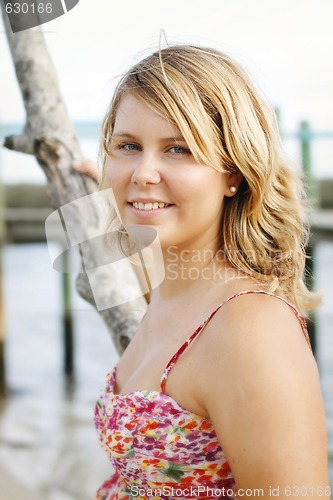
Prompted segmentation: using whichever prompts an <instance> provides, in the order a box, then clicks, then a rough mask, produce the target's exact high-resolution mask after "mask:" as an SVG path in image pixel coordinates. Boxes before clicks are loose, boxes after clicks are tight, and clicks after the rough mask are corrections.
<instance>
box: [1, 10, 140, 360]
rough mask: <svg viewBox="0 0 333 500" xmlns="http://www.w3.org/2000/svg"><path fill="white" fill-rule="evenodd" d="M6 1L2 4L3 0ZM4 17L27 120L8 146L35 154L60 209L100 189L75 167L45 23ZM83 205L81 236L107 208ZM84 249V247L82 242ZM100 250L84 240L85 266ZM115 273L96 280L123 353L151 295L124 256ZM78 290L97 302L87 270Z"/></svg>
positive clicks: (77, 213)
mask: <svg viewBox="0 0 333 500" xmlns="http://www.w3.org/2000/svg"><path fill="white" fill-rule="evenodd" d="M1 5H2V7H3V3H2V2H1ZM3 17H4V24H5V27H6V34H7V39H8V44H9V47H10V51H11V54H12V58H13V63H14V66H15V71H16V76H17V80H18V83H19V86H20V89H21V93H22V98H23V101H24V106H25V110H26V123H25V127H24V129H23V131H22V133H21V134H20V135H17V136H10V137H6V139H5V142H4V146H5V147H6V148H9V149H12V150H15V151H19V152H23V153H28V154H33V155H35V157H36V159H37V161H38V163H39V165H40V166H41V168H42V170H43V171H44V173H45V175H46V178H47V182H48V186H49V190H50V192H51V203H52V206H53V207H54V208H55V209H58V208H60V207H63V206H64V205H66V204H69V203H71V202H73V200H78V199H80V198H82V197H87V196H88V195H91V194H93V193H96V191H97V186H96V184H95V183H94V182H93V181H92V180H91V179H90V178H89V177H87V176H86V175H82V174H79V173H77V172H76V171H74V170H73V169H72V162H73V160H74V159H80V158H82V153H81V149H80V145H79V141H78V139H77V136H76V132H75V129H74V127H73V125H72V123H71V121H70V119H69V117H68V114H67V111H66V107H65V105H64V102H63V99H62V97H61V93H60V89H59V85H58V81H57V76H56V72H55V69H54V67H53V63H52V61H51V58H50V56H49V53H48V51H47V47H46V44H45V40H44V37H43V33H42V31H41V30H40V28H33V29H29V30H26V31H22V32H20V33H15V34H13V33H12V32H11V29H10V27H9V24H8V19H7V16H6V14H5V13H4V12H3ZM97 198H98V196H97ZM86 199H88V198H86ZM74 205H75V204H74ZM67 206H68V205H67ZM84 208H85V209H84V211H82V207H81V206H80V203H79V204H78V205H75V207H73V210H72V211H71V214H70V217H71V229H72V231H73V233H75V234H74V237H75V238H76V240H79V241H84V240H89V239H91V235H94V234H96V228H97V227H99V225H100V221H101V220H102V208H101V207H100V205H99V203H96V202H95V198H94V197H90V198H89V203H85V204H84ZM79 247H80V245H79ZM80 250H81V253H82V249H81V248H80ZM100 252H101V246H100V245H85V248H84V269H98V264H100V262H101V254H100ZM112 273H113V274H112V275H111V276H110V273H109V274H105V273H104V274H103V269H100V270H99V271H98V275H97V278H98V279H97V278H96V277H95V286H98V288H99V289H98V295H99V296H102V295H103V294H105V296H106V297H107V298H108V300H107V302H108V304H109V305H110V306H114V307H109V308H108V309H104V310H100V311H99V314H101V316H102V318H103V320H104V321H105V323H106V325H107V327H108V329H109V330H110V333H111V335H112V339H113V341H114V344H115V346H116V348H117V350H118V352H119V353H121V352H122V351H123V350H124V348H125V347H126V346H127V344H128V343H129V341H130V340H131V338H132V337H133V335H134V333H135V330H136V328H137V325H138V323H139V321H140V319H141V317H142V315H143V313H144V311H145V309H146V301H145V299H144V298H143V297H141V296H140V295H141V294H140V286H139V284H138V281H137V279H136V277H135V274H134V271H133V269H132V267H131V265H130V263H128V262H125V261H124V262H122V263H121V270H120V272H118V273H117V272H114V271H112ZM96 283H97V285H96ZM126 288H128V291H129V292H130V293H129V295H132V296H137V297H138V298H137V299H136V300H133V301H131V302H128V303H122V302H123V299H122V298H119V293H120V291H121V292H122V296H123V293H124V289H125V290H126ZM77 290H78V292H79V294H80V295H81V296H82V297H83V298H85V299H86V300H87V301H88V302H90V303H91V304H94V305H96V302H95V298H94V294H93V293H92V288H91V285H90V282H89V280H88V278H87V274H86V273H84V272H82V273H80V274H79V276H78V279H77ZM119 304H120V305H119Z"/></svg>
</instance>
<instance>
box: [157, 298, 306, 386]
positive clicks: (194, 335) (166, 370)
mask: <svg viewBox="0 0 333 500" xmlns="http://www.w3.org/2000/svg"><path fill="white" fill-rule="evenodd" d="M254 293H262V294H265V295H270V296H272V297H276V298H278V299H280V300H282V301H283V302H285V304H287V305H288V306H289V307H290V308H291V309H292V310H293V312H294V313H295V316H296V317H297V319H298V320H299V322H300V324H301V327H302V331H303V333H304V336H305V340H306V341H307V343H308V345H309V347H310V349H312V348H311V343H310V339H309V334H308V330H307V326H306V322H305V318H304V317H303V316H302V315H301V314H300V313H299V312H298V311H297V309H296V307H295V306H294V305H293V304H291V302H289V301H288V300H286V299H285V298H284V297H281V295H277V294H276V293H273V292H267V291H266V290H245V291H243V292H238V293H235V294H234V295H231V296H230V297H228V298H227V299H226V300H224V301H223V302H222V303H221V304H220V305H218V306H217V308H216V309H214V311H213V312H211V313H210V315H209V316H208V317H207V318H206V319H205V321H203V323H201V325H199V326H198V328H197V329H196V330H195V331H194V332H193V333H192V334H191V335H190V337H189V338H188V339H187V340H185V342H184V343H183V344H182V345H181V346H180V347H179V349H178V350H177V351H176V352H175V354H174V355H173V356H172V358H171V359H170V360H169V362H168V363H167V365H166V367H165V368H164V371H163V375H162V378H161V384H160V387H161V392H164V390H165V384H166V381H167V378H168V375H169V373H170V371H171V369H172V368H173V367H174V365H175V364H176V362H177V361H178V359H179V358H180V357H181V356H182V354H184V351H185V350H186V349H187V347H188V346H189V345H190V344H192V342H193V340H195V339H196V338H197V337H198V336H199V335H200V333H201V332H202V331H203V329H204V328H205V326H206V325H207V323H209V321H210V320H211V319H212V317H213V316H214V315H215V314H216V313H217V311H219V310H220V309H221V307H222V306H224V304H226V303H227V302H230V300H232V299H235V298H236V297H240V296H242V295H249V294H254Z"/></svg>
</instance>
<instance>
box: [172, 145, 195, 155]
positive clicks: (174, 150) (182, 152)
mask: <svg viewBox="0 0 333 500" xmlns="http://www.w3.org/2000/svg"><path fill="white" fill-rule="evenodd" d="M169 151H170V153H173V154H176V155H186V154H190V153H191V152H190V150H189V149H187V148H184V147H182V146H173V147H172V148H170V149H169Z"/></svg>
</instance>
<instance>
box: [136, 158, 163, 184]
mask: <svg viewBox="0 0 333 500" xmlns="http://www.w3.org/2000/svg"><path fill="white" fill-rule="evenodd" d="M157 162H158V160H157V159H156V158H155V159H154V157H153V156H152V155H149V156H148V155H147V156H145V155H142V157H141V158H140V160H139V161H138V163H137V164H136V165H135V168H134V171H133V175H132V182H133V183H134V184H137V185H141V186H145V185H147V184H158V183H159V182H160V180H161V176H160V173H159V170H158V165H157Z"/></svg>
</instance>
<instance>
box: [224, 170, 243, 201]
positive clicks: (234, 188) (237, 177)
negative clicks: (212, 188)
mask: <svg viewBox="0 0 333 500" xmlns="http://www.w3.org/2000/svg"><path fill="white" fill-rule="evenodd" d="M243 178H244V176H243V174H242V173H241V172H240V171H239V170H238V169H237V171H233V172H230V173H229V174H228V177H227V185H226V192H225V196H228V197H229V198H231V197H232V196H235V194H236V193H237V192H238V190H239V186H240V183H241V182H242V180H243Z"/></svg>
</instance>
